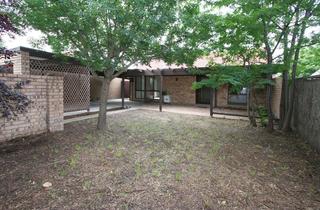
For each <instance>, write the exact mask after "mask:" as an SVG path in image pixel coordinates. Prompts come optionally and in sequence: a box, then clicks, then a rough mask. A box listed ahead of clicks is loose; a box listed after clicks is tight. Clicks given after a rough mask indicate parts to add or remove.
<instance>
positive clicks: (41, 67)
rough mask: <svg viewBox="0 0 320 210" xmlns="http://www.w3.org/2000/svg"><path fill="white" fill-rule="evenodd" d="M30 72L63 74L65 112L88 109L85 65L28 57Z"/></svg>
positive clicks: (88, 92)
mask: <svg viewBox="0 0 320 210" xmlns="http://www.w3.org/2000/svg"><path fill="white" fill-rule="evenodd" d="M30 72H31V74H35V75H52V76H63V78H64V79H63V98H64V111H65V112H70V111H78V110H84V109H89V106H90V71H89V69H88V68H87V67H84V66H81V65H76V64H60V63H57V62H54V61H48V60H34V59H30Z"/></svg>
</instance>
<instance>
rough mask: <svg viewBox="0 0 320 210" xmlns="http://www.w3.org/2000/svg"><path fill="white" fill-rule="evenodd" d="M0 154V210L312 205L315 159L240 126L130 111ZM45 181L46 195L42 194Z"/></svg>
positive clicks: (292, 142) (281, 139) (318, 164)
mask: <svg viewBox="0 0 320 210" xmlns="http://www.w3.org/2000/svg"><path fill="white" fill-rule="evenodd" d="M108 120H109V122H110V125H109V128H108V130H106V131H104V132H98V131H96V130H95V123H96V120H88V121H82V122H78V123H72V124H68V125H66V126H65V131H64V132H60V133H56V134H50V135H47V136H40V137H37V138H40V140H39V141H37V143H33V144H30V145H26V146H25V147H23V148H22V149H19V150H16V151H11V152H2V153H1V154H0V164H1V169H2V171H1V174H0V209H44V208H51V209H61V208H65V209H217V208H227V209H229V208H240V209H243V208H248V209H259V208H263V209H268V208H270V209H295V208H311V209H312V208H313V209H317V208H318V207H319V205H320V199H319V197H320V178H319V174H320V172H319V170H320V158H319V156H318V155H317V154H316V153H314V152H313V151H312V150H311V149H310V148H309V146H308V145H306V144H304V143H303V142H302V141H301V140H299V139H297V138H295V137H293V136H283V135H281V134H277V133H274V134H269V133H266V132H265V131H264V130H263V129H256V128H251V127H249V126H248V125H247V123H246V122H243V121H232V120H219V119H212V118H209V117H208V118H207V117H199V116H189V115H179V114H172V113H159V112H153V111H130V112H125V113H121V114H117V115H112V116H110V117H109V118H108ZM46 181H49V182H51V183H52V184H53V186H52V187H51V188H49V189H43V188H42V184H43V183H44V182H46Z"/></svg>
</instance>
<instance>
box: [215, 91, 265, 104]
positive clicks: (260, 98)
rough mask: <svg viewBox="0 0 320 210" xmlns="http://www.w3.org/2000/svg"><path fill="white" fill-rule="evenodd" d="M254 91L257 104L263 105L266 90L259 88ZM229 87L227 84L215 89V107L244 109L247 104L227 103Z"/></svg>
mask: <svg viewBox="0 0 320 210" xmlns="http://www.w3.org/2000/svg"><path fill="white" fill-rule="evenodd" d="M255 91H256V99H257V103H258V105H265V104H266V90H265V89H259V90H255ZM228 92H229V87H228V85H223V86H222V87H221V88H219V89H218V91H217V107H221V108H235V109H246V108H247V105H236V104H229V103H228V97H229V93H228Z"/></svg>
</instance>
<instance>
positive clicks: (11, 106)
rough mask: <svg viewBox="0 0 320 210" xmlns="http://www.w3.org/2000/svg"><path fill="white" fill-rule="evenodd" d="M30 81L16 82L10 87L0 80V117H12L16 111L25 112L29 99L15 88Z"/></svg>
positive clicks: (15, 114) (19, 87)
mask: <svg viewBox="0 0 320 210" xmlns="http://www.w3.org/2000/svg"><path fill="white" fill-rule="evenodd" d="M29 83H30V81H25V82H18V83H17V84H16V86H15V87H14V88H10V87H9V86H8V85H6V84H5V83H4V81H1V80H0V113H1V114H2V117H4V118H7V119H13V118H14V117H15V116H17V114H18V113H23V112H26V110H27V107H28V105H29V104H30V103H31V100H30V99H28V97H27V96H26V95H24V94H22V93H19V92H18V91H17V89H21V88H22V86H23V85H25V84H29Z"/></svg>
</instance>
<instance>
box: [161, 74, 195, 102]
mask: <svg viewBox="0 0 320 210" xmlns="http://www.w3.org/2000/svg"><path fill="white" fill-rule="evenodd" d="M195 81H196V77H195V76H164V77H163V91H167V92H168V94H169V95H171V98H172V103H173V104H185V105H194V104H196V91H194V90H192V88H191V87H192V83H193V82H195Z"/></svg>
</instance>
